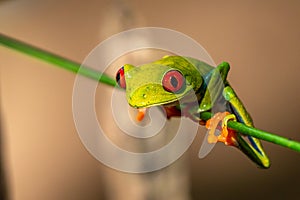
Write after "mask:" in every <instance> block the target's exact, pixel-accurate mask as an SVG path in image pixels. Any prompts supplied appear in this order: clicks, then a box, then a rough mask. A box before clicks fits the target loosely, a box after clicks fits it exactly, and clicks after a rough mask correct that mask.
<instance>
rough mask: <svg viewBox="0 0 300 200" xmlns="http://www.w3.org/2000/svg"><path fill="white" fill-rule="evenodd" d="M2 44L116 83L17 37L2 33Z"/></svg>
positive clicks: (108, 82)
mask: <svg viewBox="0 0 300 200" xmlns="http://www.w3.org/2000/svg"><path fill="white" fill-rule="evenodd" d="M0 44H2V45H4V46H6V47H9V48H12V49H14V50H17V51H20V52H22V53H25V54H27V55H30V56H33V57H36V58H39V59H41V60H43V61H46V62H48V63H51V64H54V65H56V66H58V67H61V68H64V69H66V70H69V71H72V72H74V73H78V74H81V75H83V76H86V77H88V78H91V79H94V80H97V81H99V82H101V83H105V84H107V85H111V86H115V85H116V82H115V80H114V79H112V78H110V77H109V76H107V75H105V74H103V73H100V72H99V71H96V70H93V69H91V68H88V67H86V66H81V64H79V63H76V62H73V61H71V60H68V59H66V58H63V57H61V56H58V55H55V54H53V53H50V52H47V51H45V50H42V49H40V48H37V47H34V46H32V45H29V44H26V43H24V42H21V41H18V40H16V39H13V38H10V37H8V36H5V35H3V34H1V33H0ZM79 69H80V70H79Z"/></svg>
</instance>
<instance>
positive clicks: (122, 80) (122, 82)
mask: <svg viewBox="0 0 300 200" xmlns="http://www.w3.org/2000/svg"><path fill="white" fill-rule="evenodd" d="M116 81H117V83H118V85H119V86H120V87H121V88H124V89H125V88H126V82H125V74H124V67H121V68H120V69H119V70H118V72H117V74H116Z"/></svg>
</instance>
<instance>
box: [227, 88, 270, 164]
mask: <svg viewBox="0 0 300 200" xmlns="http://www.w3.org/2000/svg"><path fill="white" fill-rule="evenodd" d="M223 96H224V98H225V99H226V100H227V101H228V102H229V103H230V106H231V108H232V112H233V114H235V116H236V118H237V121H239V122H241V123H244V124H245V125H247V126H250V127H253V122H252V119H251V117H250V115H249V113H248V112H247V111H246V109H245V107H244V105H243V104H242V102H241V100H240V99H239V98H238V96H237V95H236V93H235V92H234V90H233V89H232V88H231V87H230V86H226V87H225V88H224V91H223ZM236 140H237V142H238V144H239V146H238V147H239V148H240V149H241V150H242V151H243V152H244V153H245V154H247V156H248V157H249V158H250V159H251V160H253V161H255V162H256V163H257V164H258V165H259V166H260V167H263V168H268V167H270V161H269V159H268V157H267V155H266V154H265V152H264V150H263V148H262V145H261V143H260V141H259V140H258V139H256V138H253V137H251V136H247V137H243V136H241V134H237V138H236Z"/></svg>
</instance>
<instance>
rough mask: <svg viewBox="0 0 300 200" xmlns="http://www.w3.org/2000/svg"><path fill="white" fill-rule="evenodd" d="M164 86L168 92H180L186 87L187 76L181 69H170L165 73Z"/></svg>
mask: <svg viewBox="0 0 300 200" xmlns="http://www.w3.org/2000/svg"><path fill="white" fill-rule="evenodd" d="M162 86H163V87H164V89H165V90H166V91H168V92H172V93H180V92H181V91H182V90H183V89H184V88H185V78H184V77H183V75H182V74H181V73H180V72H179V71H177V70H170V71H168V72H167V73H166V74H165V75H164V77H163V79H162Z"/></svg>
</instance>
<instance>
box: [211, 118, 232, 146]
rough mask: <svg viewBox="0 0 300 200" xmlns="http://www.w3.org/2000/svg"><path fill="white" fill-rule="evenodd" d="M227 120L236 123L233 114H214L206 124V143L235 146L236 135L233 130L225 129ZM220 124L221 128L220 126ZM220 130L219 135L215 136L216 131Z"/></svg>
mask: <svg viewBox="0 0 300 200" xmlns="http://www.w3.org/2000/svg"><path fill="white" fill-rule="evenodd" d="M228 120H234V121H236V117H235V115H234V114H230V113H229V112H222V113H221V112H220V113H216V114H215V115H214V116H213V117H212V118H211V119H209V120H208V121H207V122H206V128H207V129H208V130H209V131H208V138H207V140H208V143H216V142H223V143H225V144H226V145H230V146H236V145H237V142H236V139H235V138H236V135H235V134H236V133H235V131H234V130H231V129H228V128H227V122H228ZM220 122H222V123H221V126H220ZM219 129H221V134H220V135H215V132H216V131H217V130H219Z"/></svg>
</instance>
